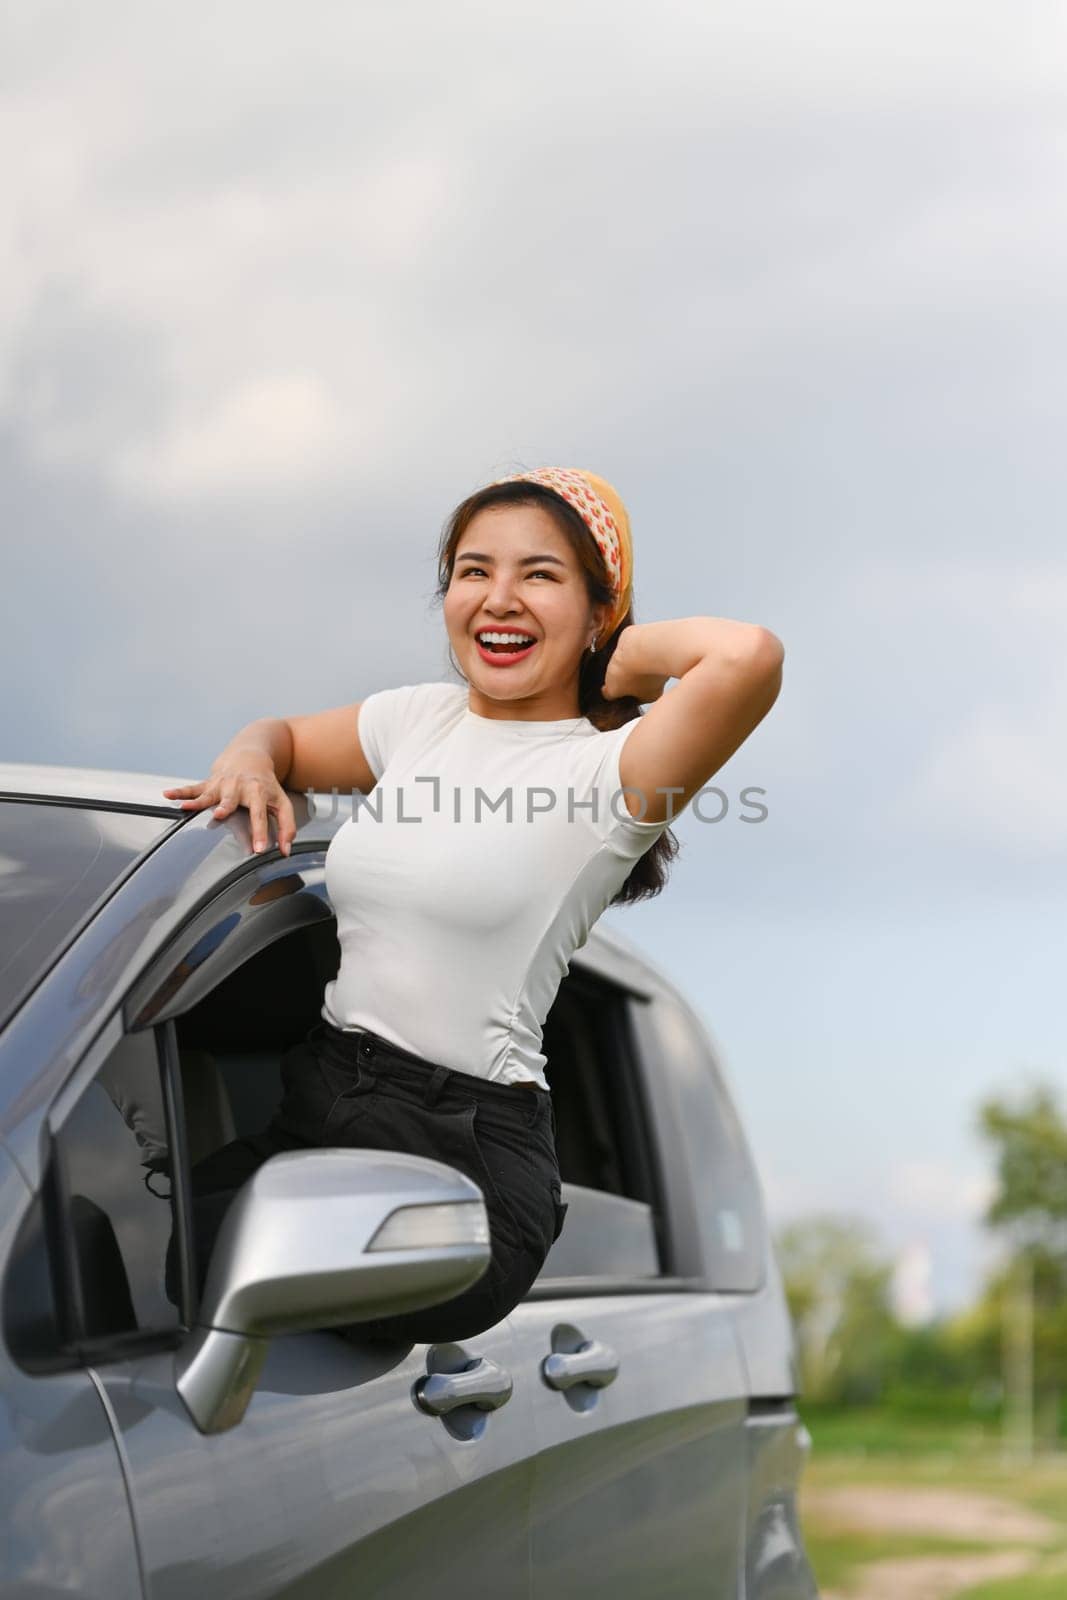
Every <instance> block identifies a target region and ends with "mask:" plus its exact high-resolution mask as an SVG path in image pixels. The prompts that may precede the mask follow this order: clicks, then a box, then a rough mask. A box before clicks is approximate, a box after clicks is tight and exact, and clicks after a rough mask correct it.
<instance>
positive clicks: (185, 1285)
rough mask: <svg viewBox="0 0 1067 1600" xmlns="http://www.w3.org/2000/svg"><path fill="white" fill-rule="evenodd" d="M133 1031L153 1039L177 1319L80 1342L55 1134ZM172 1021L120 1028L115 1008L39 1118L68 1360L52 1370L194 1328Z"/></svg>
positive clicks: (52, 1260)
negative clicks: (175, 1262)
mask: <svg viewBox="0 0 1067 1600" xmlns="http://www.w3.org/2000/svg"><path fill="white" fill-rule="evenodd" d="M133 1032H151V1033H152V1034H153V1035H154V1044H155V1057H156V1068H157V1071H158V1072H159V1074H160V1087H161V1091H162V1100H163V1109H164V1118H165V1122H166V1133H167V1148H168V1160H169V1164H170V1169H171V1170H170V1180H171V1194H170V1197H169V1198H170V1206H171V1219H172V1226H173V1227H174V1229H175V1231H176V1234H177V1249H178V1252H179V1262H180V1266H179V1272H180V1278H179V1282H180V1284H181V1294H180V1301H179V1305H178V1306H177V1307H176V1310H177V1313H178V1320H177V1323H176V1325H175V1327H174V1328H172V1329H151V1330H142V1329H135V1330H131V1331H129V1332H127V1333H122V1334H109V1335H107V1336H105V1337H101V1338H94V1339H87V1338H85V1337H84V1336H83V1329H84V1315H85V1311H84V1304H83V1302H82V1298H81V1287H82V1286H81V1270H80V1267H79V1263H78V1260H77V1257H76V1255H75V1251H74V1248H73V1234H72V1230H71V1227H70V1217H69V1205H70V1193H69V1188H68V1180H67V1173H66V1162H65V1159H64V1155H63V1143H62V1133H63V1130H64V1128H65V1127H66V1125H67V1123H68V1122H69V1120H70V1118H71V1117H72V1116H73V1114H74V1113H75V1111H76V1110H77V1109H78V1107H79V1106H80V1104H81V1102H82V1099H83V1097H84V1096H85V1095H86V1094H87V1093H88V1092H89V1090H90V1089H91V1088H92V1087H93V1085H94V1084H95V1083H96V1082H97V1080H98V1078H99V1075H100V1073H101V1071H102V1070H103V1068H104V1067H105V1066H106V1065H107V1062H108V1061H109V1060H110V1058H111V1055H112V1053H113V1051H114V1050H115V1049H116V1048H117V1047H118V1045H119V1044H120V1043H121V1042H122V1040H123V1039H124V1038H126V1037H128V1036H129V1034H131V1033H133ZM177 1067H178V1053H177V1042H176V1038H175V1035H174V1026H173V1023H159V1024H153V1025H152V1026H151V1027H150V1028H146V1029H130V1028H127V1027H125V1026H124V1025H123V1021H122V1013H121V1009H118V1010H116V1011H115V1012H113V1013H112V1015H111V1016H110V1017H109V1018H108V1020H107V1021H106V1022H105V1023H104V1025H103V1027H102V1028H101V1029H100V1031H99V1032H98V1034H97V1035H96V1037H95V1039H94V1040H93V1042H92V1044H90V1045H89V1046H88V1048H87V1049H86V1050H85V1051H84V1053H83V1054H82V1056H81V1058H80V1059H79V1061H78V1064H77V1066H76V1067H75V1068H74V1070H73V1071H72V1072H71V1074H70V1075H69V1077H68V1078H67V1079H66V1081H65V1082H64V1084H63V1086H62V1088H61V1089H60V1090H59V1091H58V1092H57V1093H56V1095H55V1096H54V1097H53V1099H52V1101H51V1103H50V1105H49V1106H48V1109H47V1111H46V1113H45V1117H44V1122H43V1126H42V1138H43V1139H44V1141H45V1142H46V1144H47V1151H46V1155H45V1160H44V1167H43V1175H42V1179H41V1186H40V1196H41V1202H42V1207H43V1228H42V1244H43V1246H44V1248H45V1249H46V1251H47V1253H48V1261H49V1266H50V1269H51V1273H52V1286H53V1295H54V1298H55V1306H56V1316H57V1323H58V1331H59V1337H60V1345H61V1352H60V1354H61V1356H65V1357H68V1358H69V1360H67V1361H65V1362H64V1363H63V1366H62V1368H61V1369H59V1370H70V1369H72V1368H75V1367H86V1366H92V1367H97V1366H104V1365H108V1364H110V1363H111V1362H113V1361H122V1360H125V1359H128V1358H129V1357H130V1356H134V1355H142V1354H148V1353H151V1352H154V1351H159V1350H174V1349H178V1348H180V1346H181V1344H182V1343H183V1342H184V1340H185V1339H186V1338H187V1337H188V1335H189V1333H190V1332H191V1331H192V1327H193V1313H194V1306H193V1295H192V1276H191V1274H192V1257H191V1240H192V1222H191V1213H190V1207H189V1196H188V1189H187V1186H186V1185H185V1184H184V1183H183V1182H182V1181H181V1173H182V1170H183V1160H182V1157H183V1156H184V1151H185V1148H186V1146H185V1129H184V1115H183V1111H182V1101H181V1074H180V1072H179V1071H178V1070H177Z"/></svg>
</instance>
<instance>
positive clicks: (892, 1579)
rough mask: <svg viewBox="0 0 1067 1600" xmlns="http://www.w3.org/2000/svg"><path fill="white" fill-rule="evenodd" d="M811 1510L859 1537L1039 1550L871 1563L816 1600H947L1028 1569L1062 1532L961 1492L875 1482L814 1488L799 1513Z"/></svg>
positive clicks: (1030, 1514) (1032, 1515) (1033, 1516)
mask: <svg viewBox="0 0 1067 1600" xmlns="http://www.w3.org/2000/svg"><path fill="white" fill-rule="evenodd" d="M809 1513H810V1515H811V1516H813V1517H817V1518H818V1519H819V1521H820V1522H821V1523H823V1524H825V1525H826V1526H828V1527H835V1528H841V1529H845V1528H847V1529H849V1530H855V1531H860V1532H865V1533H911V1534H931V1535H936V1536H937V1537H939V1538H949V1539H952V1538H955V1539H967V1540H973V1541H975V1542H977V1541H980V1540H981V1541H984V1540H989V1542H990V1543H993V1544H998V1543H1015V1544H1026V1545H1030V1546H1031V1547H1037V1548H1031V1549H1029V1550H991V1551H989V1553H988V1554H985V1553H982V1552H977V1553H974V1554H965V1553H963V1552H962V1551H961V1552H960V1554H959V1555H953V1554H951V1553H946V1554H944V1555H929V1556H897V1557H892V1558H889V1559H887V1560H883V1561H872V1562H869V1563H868V1564H867V1565H866V1566H865V1567H864V1568H863V1569H862V1571H861V1572H860V1573H858V1574H857V1576H856V1578H855V1579H854V1581H853V1583H852V1585H851V1586H850V1587H849V1588H847V1589H846V1590H844V1591H840V1590H835V1591H831V1590H828V1589H827V1590H823V1591H822V1597H821V1600H953V1597H954V1596H956V1595H959V1594H960V1593H961V1592H962V1591H963V1590H965V1589H969V1588H971V1587H973V1586H974V1585H975V1584H979V1583H985V1582H988V1581H990V1580H991V1579H994V1578H1011V1577H1018V1576H1019V1575H1020V1574H1021V1573H1024V1572H1026V1571H1028V1570H1029V1568H1030V1567H1032V1566H1033V1565H1034V1564H1035V1562H1036V1559H1037V1555H1038V1551H1039V1549H1040V1547H1041V1546H1042V1545H1044V1544H1046V1543H1047V1542H1048V1541H1050V1540H1054V1539H1056V1538H1057V1537H1059V1533H1060V1530H1059V1528H1058V1527H1057V1525H1056V1524H1055V1523H1054V1522H1053V1521H1052V1520H1051V1519H1050V1518H1048V1517H1043V1516H1040V1515H1039V1514H1038V1513H1037V1512H1036V1511H1028V1510H1027V1509H1026V1507H1025V1506H1018V1505H1013V1504H1012V1502H1011V1501H1009V1500H1001V1499H999V1498H998V1497H997V1496H996V1495H989V1494H981V1493H978V1492H977V1491H976V1492H973V1493H972V1492H971V1491H970V1490H963V1489H937V1488H930V1489H906V1488H901V1487H899V1486H890V1485H887V1486H884V1487H879V1486H878V1485H876V1484H870V1485H869V1484H861V1485H859V1484H858V1485H852V1484H845V1485H840V1486H838V1487H836V1488H832V1487H825V1488H815V1487H812V1488H810V1489H807V1490H805V1492H804V1497H803V1511H802V1515H804V1516H806V1515H808V1514H809Z"/></svg>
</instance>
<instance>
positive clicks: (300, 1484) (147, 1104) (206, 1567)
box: [52, 1016, 532, 1600]
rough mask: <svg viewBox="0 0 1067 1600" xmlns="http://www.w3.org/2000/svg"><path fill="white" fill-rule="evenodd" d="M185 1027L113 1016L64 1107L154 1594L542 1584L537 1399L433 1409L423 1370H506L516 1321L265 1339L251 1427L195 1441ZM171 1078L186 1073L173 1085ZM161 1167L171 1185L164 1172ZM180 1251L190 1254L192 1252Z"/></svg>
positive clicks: (89, 1289) (512, 1592) (67, 1177)
mask: <svg viewBox="0 0 1067 1600" xmlns="http://www.w3.org/2000/svg"><path fill="white" fill-rule="evenodd" d="M172 1028H173V1024H171V1023H164V1024H160V1025H158V1026H157V1027H156V1028H150V1029H146V1030H142V1031H140V1032H133V1033H131V1032H129V1031H127V1030H125V1029H124V1027H123V1025H122V1023H121V1019H120V1018H119V1017H117V1016H116V1017H115V1018H113V1019H112V1022H111V1023H110V1024H109V1025H108V1027H107V1028H106V1029H105V1030H104V1033H103V1035H102V1036H101V1037H100V1039H99V1040H98V1042H97V1044H96V1045H95V1046H94V1047H93V1049H92V1050H91V1051H90V1052H89V1054H88V1055H87V1056H86V1057H85V1059H84V1060H83V1061H82V1062H81V1064H80V1066H79V1068H78V1070H77V1072H76V1074H75V1076H74V1078H73V1080H72V1081H71V1083H70V1085H69V1086H68V1088H67V1090H65V1091H64V1094H63V1096H62V1102H61V1104H59V1105H57V1106H56V1107H55V1108H54V1116H53V1119H52V1120H53V1126H54V1140H55V1150H56V1155H57V1166H58V1169H59V1170H60V1171H61V1173H62V1177H63V1181H62V1184H61V1185H60V1199H61V1203H62V1204H63V1205H65V1206H66V1207H67V1209H68V1213H69V1212H70V1211H71V1210H72V1209H73V1211H75V1212H76V1213H77V1214H78V1217H79V1222H78V1228H77V1230H76V1234H75V1241H76V1242H75V1250H74V1260H73V1261H72V1262H71V1263H70V1267H71V1271H70V1277H71V1280H72V1284H73V1286H74V1288H75V1291H76V1298H80V1300H81V1303H82V1307H83V1314H87V1315H88V1316H89V1317H90V1318H91V1319H93V1326H92V1327H91V1328H90V1329H89V1333H90V1334H91V1336H92V1337H91V1338H90V1339H89V1340H88V1343H87V1344H86V1345H85V1346H84V1348H85V1349H86V1350H87V1352H88V1354H89V1358H90V1359H89V1362H88V1365H89V1373H90V1377H91V1379H92V1381H93V1382H94V1383H95V1384H96V1385H97V1386H98V1388H99V1391H100V1394H101V1395H102V1397H103V1400H104V1403H105V1405H106V1407H107V1410H108V1412H109V1414H110V1417H111V1419H112V1424H113V1427H114V1432H115V1439H116V1441H117V1445H118V1450H119V1453H120V1455H121V1459H122V1461H123V1463H124V1467H125V1472H126V1477H127V1481H128V1485H129V1494H130V1500H131V1504H132V1508H133V1516H134V1521H135V1524H136V1529H137V1536H138V1540H139V1545H140V1553H141V1560H142V1563H143V1568H144V1573H145V1581H146V1586H147V1590H148V1592H149V1594H150V1595H151V1596H152V1600H179V1597H180V1600H188V1596H189V1595H190V1594H194V1593H195V1594H196V1595H197V1597H198V1600H232V1597H233V1596H235V1595H240V1596H241V1597H242V1600H246V1597H247V1600H255V1597H259V1596H264V1597H265V1596H279V1595H285V1596H287V1597H288V1596H291V1597H294V1600H295V1597H297V1596H307V1597H309V1600H310V1597H312V1596H314V1600H330V1597H331V1596H338V1597H339V1596H341V1595H344V1596H350V1595H351V1594H353V1593H367V1594H374V1595H375V1596H381V1597H383V1600H384V1597H391V1596H396V1597H400V1596H401V1595H403V1596H404V1597H405V1600H411V1597H413V1596H418V1595H426V1596H430V1595H434V1596H441V1595H447V1594H451V1593H453V1592H454V1593H456V1594H457V1595H458V1594H459V1593H460V1592H461V1591H462V1592H463V1593H466V1592H467V1591H468V1590H469V1587H470V1585H471V1584H474V1585H475V1586H477V1587H479V1588H480V1589H481V1590H482V1592H484V1593H486V1594H492V1595H494V1596H496V1595H502V1596H515V1597H518V1596H526V1595H527V1594H528V1593H529V1563H528V1550H527V1519H526V1504H527V1497H528V1482H529V1478H530V1475H531V1470H532V1468H531V1462H530V1459H529V1443H528V1440H529V1424H528V1410H527V1403H528V1402H527V1399H525V1398H524V1397H523V1396H522V1395H521V1394H520V1392H519V1389H518V1386H517V1385H516V1386H515V1391H514V1392H513V1393H512V1394H511V1395H510V1398H508V1399H507V1400H506V1401H505V1403H503V1404H501V1405H500V1406H499V1408H498V1409H495V1410H491V1411H485V1410H481V1409H478V1408H476V1407H474V1406H471V1405H464V1406H462V1407H460V1408H459V1409H457V1410H453V1411H451V1412H446V1413H443V1414H437V1415H434V1414H429V1413H427V1412H426V1411H425V1410H423V1409H422V1408H421V1407H420V1406H419V1404H418V1403H417V1402H416V1399H415V1394H414V1389H415V1384H416V1381H417V1380H418V1379H419V1378H420V1377H422V1376H424V1375H425V1374H426V1373H427V1372H428V1371H430V1372H439V1373H450V1372H451V1373H454V1372H456V1371H459V1370H464V1369H470V1368H474V1367H475V1366H476V1365H477V1364H478V1363H481V1364H482V1366H481V1369H480V1370H482V1371H483V1372H484V1374H485V1376H486V1379H487V1382H490V1383H491V1380H493V1379H497V1380H498V1381H499V1380H500V1378H501V1375H502V1377H503V1378H504V1379H507V1378H510V1377H511V1375H512V1374H513V1373H514V1370H515V1352H514V1342H513V1334H512V1329H511V1327H510V1325H509V1324H508V1323H507V1322H506V1321H505V1322H504V1323H502V1324H501V1325H500V1326H499V1327H497V1328H494V1329H491V1330H489V1331H488V1332H486V1333H484V1334H483V1335H481V1336H480V1337H478V1338H477V1339H471V1340H466V1341H464V1342H463V1343H462V1345H452V1346H435V1347H433V1348H429V1347H427V1346H423V1345H416V1346H413V1347H410V1348H403V1347H399V1348H396V1347H384V1346H381V1345H378V1346H373V1347H372V1346H370V1345H369V1344H368V1345H365V1346H363V1347H360V1346H359V1345H358V1344H357V1343H352V1342H348V1341H347V1340H346V1339H344V1338H343V1337H342V1336H341V1335H339V1334H337V1333H334V1332H331V1331H322V1332H317V1333H307V1334H298V1335H291V1336H288V1337H285V1338H278V1339H275V1340H273V1341H272V1342H271V1345H270V1348H269V1353H268V1356H267V1361H266V1364H265V1367H264V1369H263V1371H262V1374H261V1376H260V1379H259V1382H258V1384H257V1387H256V1391H255V1394H254V1396H253V1398H252V1400H251V1402H250V1404H249V1406H248V1409H247V1411H246V1413H245V1415H244V1417H243V1418H242V1420H241V1421H240V1422H239V1423H237V1424H236V1425H235V1426H233V1427H231V1428H229V1429H227V1430H226V1431H224V1432H220V1433H216V1434H212V1435H205V1434H202V1433H201V1432H199V1430H198V1429H197V1427H196V1425H195V1423H194V1422H193V1420H192V1418H191V1416H190V1415H189V1413H188V1411H187V1410H186V1408H185V1405H184V1403H183V1401H182V1399H181V1397H180V1395H179V1393H178V1390H177V1388H176V1384H175V1356H176V1352H177V1351H178V1350H179V1349H180V1348H181V1344H182V1342H183V1340H184V1339H186V1338H188V1336H189V1326H190V1322H191V1320H192V1317H191V1315H190V1308H189V1306H188V1303H187V1302H188V1295H189V1290H190V1283H191V1280H192V1272H191V1270H190V1269H189V1267H188V1265H187V1264H186V1265H185V1267H184V1269H183V1270H182V1272H181V1278H182V1296H181V1298H182V1300H183V1306H182V1307H181V1308H180V1309H179V1308H178V1307H176V1306H174V1305H173V1304H171V1302H170V1300H169V1298H168V1292H167V1285H166V1281H165V1271H164V1263H165V1257H166V1251H167V1244H168V1241H169V1240H170V1237H171V1232H172V1230H173V1229H174V1228H175V1227H177V1228H178V1230H179V1237H180V1238H181V1235H182V1226H183V1225H182V1223H181V1218H182V1216H183V1214H186V1215H187V1213H184V1212H183V1206H184V1201H183V1190H182V1185H183V1176H184V1175H183V1172H182V1167H183V1163H182V1161H181V1160H178V1159H175V1160H173V1161H171V1160H170V1159H169V1157H170V1154H171V1153H174V1152H177V1151H180V1149H181V1148H182V1146H183V1143H184V1131H185V1130H184V1129H183V1127H182V1125H181V1119H182V1112H181V1097H180V1090H179V1089H178V1087H177V1083H176V1080H177V1079H178V1074H177V1071H176V1051H175V1050H174V1048H173V1045H174V1037H173V1033H172V1032H171V1030H172ZM179 1081H180V1080H179ZM168 1168H169V1176H168V1171H167V1169H168ZM181 1248H182V1249H184V1248H185V1246H184V1243H182V1244H181Z"/></svg>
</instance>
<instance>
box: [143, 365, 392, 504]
mask: <svg viewBox="0 0 1067 1600" xmlns="http://www.w3.org/2000/svg"><path fill="white" fill-rule="evenodd" d="M373 442H374V440H373V435H372V437H371V438H370V439H368V437H367V434H366V432H365V431H364V429H363V428H361V427H357V426H355V425H354V423H353V421H352V419H346V418H345V417H344V415H343V413H342V411H341V410H340V408H339V407H337V406H335V405H334V404H333V403H332V402H331V397H330V395H329V394H328V393H327V392H326V390H325V389H324V387H323V385H322V384H321V383H319V382H318V381H317V380H316V379H315V378H313V377H311V376H307V375H301V374H289V375H281V376H275V377H265V378H261V379H259V380H257V381H254V382H250V383H246V384H244V385H242V386H241V387H239V388H237V389H235V390H234V391H233V392H232V393H230V394H228V395H225V396H224V397H223V399H222V401H221V403H220V404H219V405H218V406H217V407H216V408H215V409H214V410H213V411H211V412H209V413H208V414H207V415H206V416H204V417H202V418H198V419H195V420H190V421H188V422H187V423H185V424H184V425H183V426H181V427H179V428H176V429H174V430H173V431H172V432H171V433H169V434H168V435H165V436H164V437H163V438H162V439H161V440H157V441H153V442H152V443H151V444H149V445H147V446H144V445H142V446H139V447H134V448H131V449H128V450H124V451H121V452H120V453H119V455H118V457H117V459H116V461H115V463H114V468H113V471H114V476H115V480H116V482H117V483H119V484H120V485H121V486H122V487H123V488H126V489H128V490H131V491H132V492H135V493H138V492H139V493H142V494H147V495H149V496H150V497H153V498H155V497H159V498H161V499H165V500H167V501H170V502H173V501H175V500H180V499H181V498H183V497H184V496H186V495H203V494H214V493H219V492H221V493H223V494H226V493H231V492H245V493H251V494H253V495H255V494H270V493H272V492H273V491H274V490H277V489H290V488H294V487H297V488H298V487H301V486H304V487H306V486H308V485H310V484H311V483H312V482H315V483H316V484H321V483H322V482H323V480H324V478H329V477H331V476H333V475H334V474H336V473H337V472H339V471H344V470H345V469H346V468H347V467H349V466H350V464H351V461H352V459H353V457H358V456H359V455H360V454H362V453H363V452H366V451H367V450H368V447H369V446H370V445H372V444H373Z"/></svg>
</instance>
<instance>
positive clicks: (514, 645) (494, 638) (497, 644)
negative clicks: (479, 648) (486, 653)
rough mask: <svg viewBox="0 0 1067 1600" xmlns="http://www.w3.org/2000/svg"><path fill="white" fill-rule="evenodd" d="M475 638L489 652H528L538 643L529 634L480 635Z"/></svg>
mask: <svg viewBox="0 0 1067 1600" xmlns="http://www.w3.org/2000/svg"><path fill="white" fill-rule="evenodd" d="M475 637H476V638H477V640H478V643H479V644H481V645H484V646H485V647H486V649H488V650H526V649H528V648H529V646H530V645H533V644H536V643H537V640H536V639H532V638H531V637H530V635H529V634H528V633H479V634H476V635H475Z"/></svg>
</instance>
